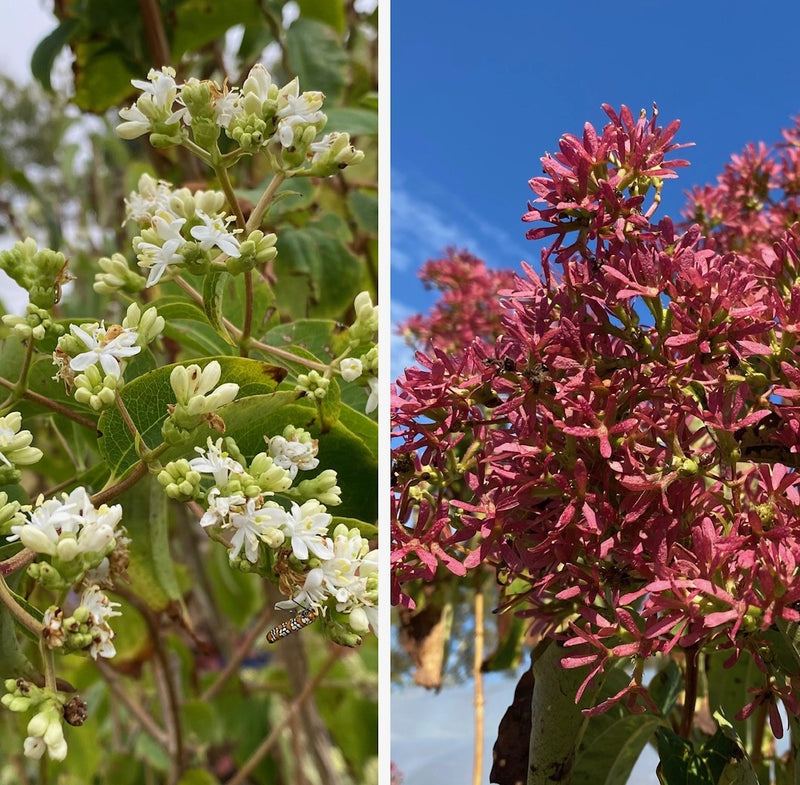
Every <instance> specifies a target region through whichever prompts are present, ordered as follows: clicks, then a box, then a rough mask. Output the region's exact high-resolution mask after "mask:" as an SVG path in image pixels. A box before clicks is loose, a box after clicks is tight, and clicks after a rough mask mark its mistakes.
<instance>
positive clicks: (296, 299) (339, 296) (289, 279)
mask: <svg viewBox="0 0 800 785" xmlns="http://www.w3.org/2000/svg"><path fill="white" fill-rule="evenodd" d="M277 246H278V257H277V259H276V260H275V274H276V276H277V278H278V283H277V284H276V285H275V296H276V298H277V300H278V302H279V303H281V311H282V312H283V313H284V314H286V315H288V316H290V317H291V318H293V319H302V318H307V317H316V318H333V319H336V318H338V317H340V316H341V315H342V314H343V313H344V312H345V311H346V310H347V309H348V308H349V307H350V306H351V305H352V304H353V300H354V299H355V296H356V295H357V294H358V293H359V291H361V280H362V272H363V262H362V261H361V260H359V259H357V258H356V257H355V256H353V255H352V254H351V253H350V252H349V251H348V250H347V248H346V247H345V244H344V243H343V242H342V240H340V239H339V238H338V237H335V236H334V235H332V234H329V233H328V232H326V231H324V230H323V229H321V228H320V227H318V226H306V227H305V228H303V229H302V230H298V229H285V230H283V231H282V232H281V234H280V236H279V237H278V242H277Z"/></svg>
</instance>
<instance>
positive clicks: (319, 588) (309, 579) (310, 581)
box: [275, 567, 327, 610]
mask: <svg viewBox="0 0 800 785" xmlns="http://www.w3.org/2000/svg"><path fill="white" fill-rule="evenodd" d="M326 595H327V593H326V591H325V587H324V586H323V583H322V570H321V569H320V568H319V567H315V568H314V569H313V570H310V571H309V572H308V574H307V575H306V579H305V583H304V584H303V588H302V589H301V590H300V591H299V592H298V593H297V594H295V596H294V597H292V599H290V600H282V601H281V602H276V603H275V607H276V608H279V609H281V610H292V609H297V606H298V605H299V606H300V607H301V608H315V607H319V606H320V605H321V604H322V602H323V601H324V600H325V597H326Z"/></svg>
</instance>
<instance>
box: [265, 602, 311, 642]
mask: <svg viewBox="0 0 800 785" xmlns="http://www.w3.org/2000/svg"><path fill="white" fill-rule="evenodd" d="M317 616H319V608H303V610H301V611H300V612H299V613H297V614H295V615H294V616H292V618H291V619H287V620H286V621H282V622H281V623H280V624H278V625H277V626H276V627H273V628H272V629H271V630H270V631H269V632H268V633H267V643H277V642H278V641H279V640H280V639H281V638H285V637H286V636H287V635H291V634H292V633H293V632H297V631H298V630H302V629H303V627H308V625H309V624H312V623H313V622H314V621H316V619H317Z"/></svg>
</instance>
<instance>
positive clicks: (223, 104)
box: [214, 88, 242, 128]
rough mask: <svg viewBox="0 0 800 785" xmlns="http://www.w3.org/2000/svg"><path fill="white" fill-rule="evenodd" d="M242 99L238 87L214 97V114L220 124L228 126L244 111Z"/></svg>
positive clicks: (224, 126)
mask: <svg viewBox="0 0 800 785" xmlns="http://www.w3.org/2000/svg"><path fill="white" fill-rule="evenodd" d="M241 100H242V96H241V95H240V94H239V92H238V91H237V89H236V88H233V89H232V90H227V91H225V92H223V93H220V94H219V95H217V97H216V98H215V99H214V116H215V117H216V119H217V125H218V126H220V127H221V128H227V127H228V126H229V125H230V124H231V121H232V120H233V119H234V118H235V117H238V116H239V115H240V114H241V113H242V108H241V105H240V104H241Z"/></svg>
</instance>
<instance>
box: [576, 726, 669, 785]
mask: <svg viewBox="0 0 800 785" xmlns="http://www.w3.org/2000/svg"><path fill="white" fill-rule="evenodd" d="M661 722H662V721H661V719H660V718H659V717H656V716H654V715H652V714H644V715H642V714H638V715H634V714H626V715H625V716H622V717H619V718H617V719H616V720H615V721H614V722H612V723H611V724H610V725H608V726H607V727H605V728H604V729H603V732H602V733H598V734H597V735H593V736H590V729H591V726H592V721H591V720H590V721H589V727H588V728H587V731H586V735H587V736H590V738H591V743H589V744H588V745H586V746H585V747H584V748H582V749H581V751H580V754H579V756H578V759H577V761H576V763H575V768H574V769H573V772H572V778H573V782H592V783H597V785H625V783H627V782H628V777H629V776H630V773H631V771H633V767H634V765H635V764H636V761H637V760H638V759H639V755H640V754H641V752H642V750H643V749H644V747H645V745H646V744H647V742H648V741H649V740H650V739H651V738H652V736H653V734H654V733H655V731H656V728H658V727H659V726H660V725H661Z"/></svg>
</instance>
